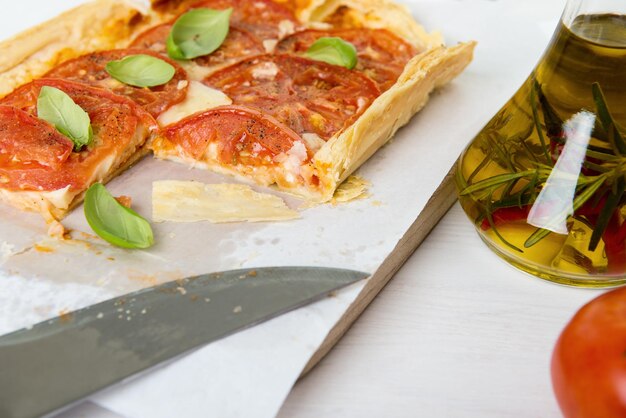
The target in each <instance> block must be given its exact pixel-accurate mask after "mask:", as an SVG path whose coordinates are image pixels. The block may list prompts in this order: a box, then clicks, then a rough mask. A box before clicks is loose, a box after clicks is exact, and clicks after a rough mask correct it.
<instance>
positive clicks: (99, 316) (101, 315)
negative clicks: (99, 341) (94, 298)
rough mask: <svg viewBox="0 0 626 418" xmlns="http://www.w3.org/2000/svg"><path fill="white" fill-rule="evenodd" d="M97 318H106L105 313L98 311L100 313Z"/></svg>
mask: <svg viewBox="0 0 626 418" xmlns="http://www.w3.org/2000/svg"><path fill="white" fill-rule="evenodd" d="M96 318H98V319H102V318H104V314H103V313H102V312H100V313H98V315H97V316H96Z"/></svg>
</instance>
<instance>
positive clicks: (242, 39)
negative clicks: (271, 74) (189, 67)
mask: <svg viewBox="0 0 626 418" xmlns="http://www.w3.org/2000/svg"><path fill="white" fill-rule="evenodd" d="M172 26H174V23H173V22H170V23H164V24H162V25H159V26H156V27H154V28H151V29H148V30H147V31H145V32H144V33H142V34H141V35H139V36H138V37H137V38H136V39H135V40H134V41H133V43H132V44H131V45H130V48H141V49H149V50H151V51H154V52H158V53H159V54H164V55H167V47H166V43H167V37H168V36H169V34H170V32H171V30H172ZM264 52H265V48H264V47H263V44H262V43H261V41H260V40H259V39H257V38H256V36H254V35H251V34H250V33H248V32H247V31H245V30H243V29H240V28H238V27H236V26H234V25H231V26H230V31H229V32H228V36H227V37H226V39H225V40H224V43H223V44H222V46H220V47H219V48H218V49H217V51H215V52H213V53H211V54H209V55H205V56H202V57H198V58H196V59H194V60H193V62H194V63H195V64H197V65H199V66H201V67H223V66H225V65H231V64H234V63H236V62H239V61H241V60H242V59H244V58H246V57H249V56H253V55H259V54H262V53H264Z"/></svg>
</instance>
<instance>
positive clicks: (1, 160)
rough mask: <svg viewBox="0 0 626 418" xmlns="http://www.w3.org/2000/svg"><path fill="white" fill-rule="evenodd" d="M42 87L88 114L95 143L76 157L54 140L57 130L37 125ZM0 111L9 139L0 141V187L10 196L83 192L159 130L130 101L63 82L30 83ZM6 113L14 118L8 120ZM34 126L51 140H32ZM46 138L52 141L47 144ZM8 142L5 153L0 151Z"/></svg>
mask: <svg viewBox="0 0 626 418" xmlns="http://www.w3.org/2000/svg"><path fill="white" fill-rule="evenodd" d="M43 86H51V87H56V88H58V89H60V90H62V91H64V92H65V93H67V94H68V95H69V96H70V97H71V98H72V99H73V100H74V101H75V102H76V104H78V105H79V106H80V107H81V108H83V109H84V110H85V111H86V112H87V113H88V114H89V117H90V118H91V125H92V128H93V132H94V139H93V141H92V144H91V145H89V146H88V147H87V148H84V149H83V150H82V151H81V152H73V151H72V149H73V144H72V143H71V141H70V142H69V143H68V142H67V141H69V139H68V140H67V141H64V140H63V139H60V138H58V137H57V136H56V134H54V132H56V130H55V131H54V132H52V131H50V129H49V128H50V127H51V126H50V125H49V124H47V123H46V122H43V121H41V120H39V119H36V114H37V97H38V96H39V91H40V90H41V88H42V87H43ZM0 108H1V109H2V115H3V116H2V117H0V132H10V133H11V134H10V136H8V137H6V138H3V139H2V140H0V141H1V143H2V144H3V145H0V146H2V147H3V149H5V150H7V152H2V153H0V179H2V181H1V182H0V187H2V188H4V189H7V190H13V191H19V190H34V191H52V190H58V189H62V188H65V187H67V186H69V187H70V189H71V190H78V191H82V190H85V189H86V188H87V187H88V186H89V185H90V184H91V183H92V182H94V181H98V180H102V177H103V176H104V175H106V174H107V173H108V172H110V171H112V170H114V169H115V168H116V167H117V166H118V165H119V164H121V163H122V162H124V161H126V160H127V159H128V158H129V157H130V156H131V155H132V154H133V152H134V151H135V150H136V149H137V148H139V147H140V146H142V145H143V144H144V143H145V141H146V140H147V139H148V138H149V137H150V135H151V134H152V133H153V132H156V130H157V129H158V125H157V124H156V121H155V120H154V118H153V117H152V116H150V114H149V113H147V112H146V111H145V110H143V109H142V108H141V107H139V106H138V105H137V104H136V103H135V102H133V101H132V100H130V99H127V98H125V97H123V96H119V95H116V94H113V93H111V92H109V91H107V90H103V89H99V88H94V87H90V86H87V85H84V84H80V83H75V82H71V81H67V80H59V79H41V80H36V81H33V82H31V83H29V84H26V85H24V86H22V87H20V88H18V89H17V90H15V91H14V92H13V93H11V94H10V95H8V96H7V97H5V98H3V99H2V100H0ZM9 109H11V110H12V111H13V113H14V114H16V115H17V117H11V116H10V112H11V111H10V110H9ZM24 115H26V116H27V117H26V116H24ZM33 125H34V126H35V129H39V130H40V131H41V132H42V133H43V134H46V135H52V136H38V137H37V138H32V136H31V134H32V133H33V132H34V131H33V129H34V128H33ZM50 138H52V139H53V140H50V142H48V140H49V139H50ZM63 138H65V137H63ZM10 141H12V145H11V146H10V148H9V147H8V146H5V145H4V143H5V142H10ZM68 147H69V152H68ZM20 148H24V149H23V150H20ZM11 150H13V151H11ZM16 150H19V151H16ZM51 161H55V162H57V164H51ZM103 171H104V172H103Z"/></svg>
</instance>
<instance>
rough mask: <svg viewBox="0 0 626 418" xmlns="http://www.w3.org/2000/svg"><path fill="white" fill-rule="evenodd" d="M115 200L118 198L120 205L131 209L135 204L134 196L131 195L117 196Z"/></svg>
mask: <svg viewBox="0 0 626 418" xmlns="http://www.w3.org/2000/svg"><path fill="white" fill-rule="evenodd" d="M115 200H117V203H119V204H120V205H122V206H124V207H125V208H129V209H130V207H131V206H132V204H133V198H132V197H130V196H119V197H116V198H115Z"/></svg>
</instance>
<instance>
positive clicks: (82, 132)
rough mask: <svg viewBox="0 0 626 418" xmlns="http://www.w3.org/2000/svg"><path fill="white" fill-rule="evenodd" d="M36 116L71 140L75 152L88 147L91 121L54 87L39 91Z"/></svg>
mask: <svg viewBox="0 0 626 418" xmlns="http://www.w3.org/2000/svg"><path fill="white" fill-rule="evenodd" d="M37 116H39V118H40V119H43V120H45V121H46V122H48V123H51V124H52V125H54V127H55V128H56V129H57V131H59V132H61V133H62V134H63V135H65V136H67V137H68V138H69V139H71V140H72V142H73V143H74V149H75V150H76V151H80V150H81V148H82V147H84V146H85V145H89V144H90V143H91V140H92V139H93V130H92V128H91V119H90V118H89V115H88V114H87V112H85V111H84V110H83V109H82V108H81V107H80V106H78V105H77V104H76V103H74V100H72V98H71V97H70V96H68V95H67V94H66V93H65V92H63V91H61V90H59V89H57V88H55V87H50V86H43V87H42V88H41V90H40V91H39V97H38V98H37Z"/></svg>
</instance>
